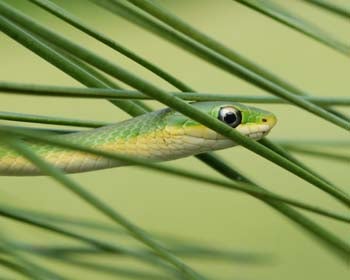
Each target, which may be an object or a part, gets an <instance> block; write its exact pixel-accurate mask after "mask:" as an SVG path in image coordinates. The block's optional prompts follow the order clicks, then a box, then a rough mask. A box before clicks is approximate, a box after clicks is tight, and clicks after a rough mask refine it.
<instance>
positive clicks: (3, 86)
mask: <svg viewBox="0 0 350 280" xmlns="http://www.w3.org/2000/svg"><path fill="white" fill-rule="evenodd" d="M0 92H3V93H12V94H23V95H33V96H44V97H51V96H52V97H70V98H92V99H95V98H96V99H110V100H114V99H131V100H132V99H143V100H154V99H153V98H152V97H150V96H147V95H145V94H143V93H141V92H139V91H135V90H120V89H111V88H77V87H60V86H45V85H31V84H18V83H7V82H0ZM169 94H171V95H174V96H176V97H178V98H180V99H183V100H189V101H233V102H243V103H263V104H290V103H289V102H288V101H286V100H284V99H281V98H278V97H273V96H249V95H234V94H224V93H203V92H169ZM302 98H303V99H305V100H308V101H311V102H313V103H315V104H318V105H321V106H350V98H349V97H310V96H305V97H302Z"/></svg>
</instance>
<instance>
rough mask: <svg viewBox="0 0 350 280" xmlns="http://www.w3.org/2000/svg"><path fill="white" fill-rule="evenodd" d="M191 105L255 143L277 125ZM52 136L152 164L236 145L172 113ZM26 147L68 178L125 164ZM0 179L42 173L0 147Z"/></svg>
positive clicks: (226, 108) (263, 115) (233, 109)
mask: <svg viewBox="0 0 350 280" xmlns="http://www.w3.org/2000/svg"><path fill="white" fill-rule="evenodd" d="M192 105H193V106H195V107H197V108H198V109H200V110H201V111H203V112H205V113H207V114H209V115H211V116H213V117H215V118H219V119H220V120H221V121H223V122H225V123H227V124H228V125H230V126H231V127H232V128H233V129H236V130H238V131H239V132H240V133H242V134H244V135H246V136H248V137H250V138H252V139H255V140H258V139H261V138H262V137H263V136H265V135H266V134H267V133H268V132H269V131H270V129H271V128H272V127H273V126H274V125H275V123H276V117H275V116H274V115H273V114H272V113H270V112H267V111H264V110H261V109H258V108H254V107H250V106H246V105H243V104H238V103H230V102H226V103H223V102H196V103H192ZM51 137H53V136H51ZM54 137H56V138H60V139H64V140H67V141H71V142H73V143H78V144H81V145H85V146H88V147H91V148H95V149H99V150H104V151H109V152H117V153H120V154H124V155H131V156H137V157H142V158H147V159H149V160H150V161H167V160H173V159H178V158H182V157H187V156H190V155H196V154H200V153H204V152H208V151H213V150H218V149H223V148H227V147H231V146H234V145H235V143H234V142H232V141H231V140H229V139H227V138H225V137H223V136H221V135H220V134H218V133H216V132H214V131H213V130H211V129H209V128H206V127H205V126H203V125H201V124H200V123H198V122H196V121H194V120H192V119H190V118H188V117H186V116H184V115H182V114H180V113H178V112H176V111H174V110H172V109H170V108H166V109H162V110H159V111H155V112H151V113H147V114H144V115H142V116H139V117H136V118H132V119H129V120H126V121H122V122H119V123H116V124H112V125H108V126H104V127H101V128H96V129H92V130H88V131H81V132H75V133H69V134H63V135H58V136H54ZM0 140H1V139H0ZM26 144H27V145H29V147H30V148H31V149H32V150H33V151H35V152H36V153H37V154H38V155H40V156H41V157H42V158H43V159H45V160H46V161H48V162H49V163H51V164H53V165H54V166H56V167H58V168H60V169H61V170H63V171H64V172H66V173H77V172H85V171H91V170H98V169H103V168H110V167H116V166H121V165H124V164H123V163H121V162H117V161H113V160H109V159H105V158H102V157H99V156H96V155H91V154H87V153H83V152H79V151H74V150H71V149H66V148H62V147H58V146H53V145H48V144H43V143H36V142H30V141H27V142H26ZM0 175H8V176H10V175H12V176H26V175H41V172H40V170H39V169H38V168H37V167H36V166H34V165H33V164H32V163H30V162H29V161H28V160H27V159H25V158H24V157H22V156H21V155H19V154H17V153H16V152H14V151H13V150H11V149H9V148H8V147H6V146H5V145H3V144H1V142H0Z"/></svg>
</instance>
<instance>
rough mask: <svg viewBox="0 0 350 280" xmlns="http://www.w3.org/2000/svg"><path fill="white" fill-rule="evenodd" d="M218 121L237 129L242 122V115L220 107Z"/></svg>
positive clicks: (236, 111)
mask: <svg viewBox="0 0 350 280" xmlns="http://www.w3.org/2000/svg"><path fill="white" fill-rule="evenodd" d="M219 120H220V121H222V122H224V123H226V124H228V125H229V126H231V127H237V126H238V125H239V124H240V123H241V121H242V115H241V112H240V111H238V110H237V109H235V108H233V107H222V108H221V109H220V111H219Z"/></svg>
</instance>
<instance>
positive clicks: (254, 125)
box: [168, 102, 277, 149]
mask: <svg viewBox="0 0 350 280" xmlns="http://www.w3.org/2000/svg"><path fill="white" fill-rule="evenodd" d="M191 105H192V106H194V107H196V108H197V109H199V110H201V111H202V112H203V113H206V114H208V115H210V116H212V117H214V118H216V119H219V120H220V121H222V122H224V123H225V124H227V125H229V126H230V127H232V128H233V129H236V130H237V131H238V132H240V133H241V134H243V135H245V136H247V137H249V138H251V139H254V140H259V139H261V138H262V137H264V136H265V135H267V134H268V133H269V132H270V130H271V129H272V128H273V127H274V126H275V124H276V122H277V119H276V117H275V115H274V114H272V113H271V112H268V111H265V110H262V109H259V108H255V107H251V106H247V105H244V104H240V103H234V102H194V103H192V104H191ZM168 125H169V126H168V128H169V132H170V131H171V132H172V134H173V135H174V134H175V135H177V136H180V135H186V136H188V137H195V138H201V139H206V140H215V143H216V144H215V145H214V146H215V147H213V148H214V149H221V148H226V147H229V146H233V145H234V143H233V142H232V141H231V140H228V139H227V138H226V137H224V136H222V135H220V134H218V133H217V132H215V131H213V130H211V129H209V128H207V127H205V126H204V125H202V124H200V123H198V122H196V121H194V120H192V119H190V118H188V117H186V116H184V115H182V114H180V113H177V112H173V114H171V116H170V117H169V118H168ZM213 143H214V142H213Z"/></svg>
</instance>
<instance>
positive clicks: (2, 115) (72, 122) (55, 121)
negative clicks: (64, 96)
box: [0, 111, 109, 128]
mask: <svg viewBox="0 0 350 280" xmlns="http://www.w3.org/2000/svg"><path fill="white" fill-rule="evenodd" d="M0 119H1V120H8V121H17V122H30V123H43V124H52V125H64V126H76V127H92V128H95V127H100V126H104V125H107V124H109V123H107V122H99V121H92V120H88V121H85V120H77V119H68V118H61V117H52V116H39V115H33V114H22V113H12V112H1V111H0Z"/></svg>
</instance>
